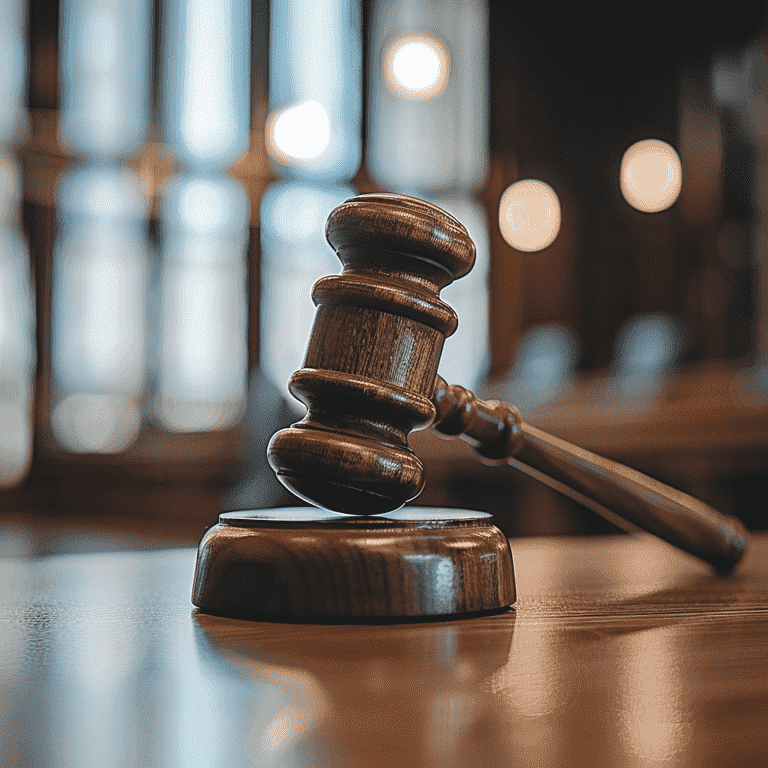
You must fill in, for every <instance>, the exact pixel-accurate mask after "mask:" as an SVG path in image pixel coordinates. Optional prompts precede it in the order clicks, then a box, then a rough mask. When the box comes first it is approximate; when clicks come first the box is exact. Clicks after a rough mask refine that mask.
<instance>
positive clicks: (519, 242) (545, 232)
mask: <svg viewBox="0 0 768 768" xmlns="http://www.w3.org/2000/svg"><path fill="white" fill-rule="evenodd" d="M499 228H500V229H501V234H502V236H503V237H504V239H505V240H506V241H507V242H508V243H509V244H510V245H511V246H512V247H513V248H516V249H517V250H518V251H526V252H531V251H540V250H542V249H544V248H546V247H547V246H548V245H550V244H551V243H552V242H553V241H554V239H555V238H556V237H557V233H558V232H559V231H560V201H559V200H558V197H557V194H555V190H554V189H552V187H550V186H549V184H546V183H545V182H543V181H539V180H537V179H523V180H522V181H516V182H515V183H514V184H512V185H511V186H509V187H507V189H506V190H505V191H504V194H503V195H502V196H501V202H500V203H499Z"/></svg>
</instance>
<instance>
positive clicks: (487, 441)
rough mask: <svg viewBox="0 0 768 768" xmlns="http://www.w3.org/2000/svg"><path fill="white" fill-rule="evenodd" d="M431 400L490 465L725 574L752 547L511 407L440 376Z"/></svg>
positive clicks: (722, 523)
mask: <svg viewBox="0 0 768 768" xmlns="http://www.w3.org/2000/svg"><path fill="white" fill-rule="evenodd" d="M432 401H433V403H434V404H435V408H436V410H437V418H436V419H435V421H434V423H433V424H432V426H433V428H434V429H436V430H437V431H438V432H441V433H443V434H446V435H456V436H460V437H461V438H462V439H464V440H466V441H467V442H468V443H470V444H471V445H473V446H474V447H475V448H476V450H477V451H478V453H479V454H480V455H481V456H482V457H483V458H484V459H485V460H486V461H490V462H492V463H508V464H511V465H512V466H514V467H516V468H517V469H519V470H521V471H522V472H525V473H526V474H528V475H530V476H531V477H534V478H536V479H537V480H540V481H541V482H543V483H545V484H547V485H549V486H550V487H552V488H554V489H555V490H558V491H560V492H561V493H563V494H565V495H566V496H569V497H570V498H573V499H575V500H576V501H578V502H580V503H581V504H584V505H585V506H586V507H588V508H589V509H592V510H593V511H594V512H596V513H597V514H599V515H602V516H603V517H605V518H606V519H608V520H610V521H611V522H614V523H619V524H620V526H621V522H622V521H627V522H629V523H630V524H631V525H633V526H636V527H638V528H641V529H643V530H645V531H648V532H650V533H653V534H655V535H656V536H658V537H659V538H661V539H664V540H665V541H667V542H669V543H670V544H674V545H675V546H676V547H679V548H680V549H682V550H684V551H686V552H689V553H690V554H692V555H695V556H696V557H699V558H701V559H702V560H704V561H706V562H708V563H710V564H711V565H712V566H713V567H714V568H715V569H716V570H717V571H719V572H721V573H727V572H728V571H730V570H732V569H733V567H734V566H735V565H736V564H737V563H738V562H739V560H740V559H741V558H742V556H743V554H744V552H745V550H746V548H747V543H748V540H749V534H748V533H747V530H746V529H745V528H744V526H743V525H742V523H741V522H740V521H739V520H737V519H736V518H734V517H729V516H727V515H724V514H722V513H721V512H718V511H717V510H716V509H714V508H712V507H710V506H709V505H707V504H704V503H703V502H701V501H699V500H698V499H694V498H693V497H692V496H689V495H688V494H686V493H683V492H682V491H678V490H675V489H674V488H671V487H669V486H668V485H665V484H664V483H660V482H659V481H658V480H654V479H653V478H651V477H648V476H647V475H644V474H642V473H641V472H637V471H636V470H634V469H630V468H629V467H626V466H624V465H622V464H619V463H618V462H615V461H611V460H610V459H605V458H603V457H602V456H598V455H597V454H594V453H592V452H591V451H587V450H585V449H584V448H579V447H578V446H576V445H572V444H571V443H568V442H566V441H565V440H561V439H560V438H558V437H554V436H553V435H549V434H547V433H546V432H542V431H541V430H540V429H536V427H532V426H530V425H529V424H525V423H524V422H523V420H522V418H521V417H520V414H519V413H518V411H517V409H516V408H514V406H512V405H509V404H507V403H500V402H497V401H489V402H486V401H484V400H480V399H479V398H477V397H475V395H474V394H473V393H472V392H470V391H469V390H467V389H464V388H463V387H457V386H449V385H448V384H446V383H445V381H444V380H443V379H442V378H440V377H439V376H438V377H437V382H436V387H435V394H434V396H433V398H432ZM617 517H618V518H619V520H617V519H616V518H617ZM621 527H626V526H621Z"/></svg>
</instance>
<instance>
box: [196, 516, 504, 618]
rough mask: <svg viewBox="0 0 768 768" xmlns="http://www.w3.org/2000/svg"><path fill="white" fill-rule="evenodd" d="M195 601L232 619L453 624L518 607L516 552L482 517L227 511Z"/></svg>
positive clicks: (210, 545)
mask: <svg viewBox="0 0 768 768" xmlns="http://www.w3.org/2000/svg"><path fill="white" fill-rule="evenodd" d="M192 602H193V603H194V604H195V605H197V606H198V607H199V608H201V609H203V610H205V611H208V612H211V613H218V614H225V615H228V616H239V617H247V618H258V619H262V620H269V619H275V618H279V619H281V620H296V621H312V620H318V619H320V620H337V621H340V620H342V619H343V620H351V621H355V620H360V619H390V620H391V619H394V618H403V617H414V616H455V615H461V614H467V613H474V612H477V611H496V610H499V609H502V608H506V607H508V606H510V605H512V604H513V603H514V602H515V580H514V572H513V568H512V557H511V555H510V551H509V544H508V542H507V539H506V538H505V537H504V535H503V534H502V533H501V531H499V529H498V528H496V527H495V526H494V525H492V518H491V516H490V515H488V514H487V513H484V512H468V511H464V510H455V509H431V508H419V507H406V508H405V509H403V510H399V511H397V512H390V513H388V514H386V515H380V516H376V517H371V516H367V517H353V516H350V515H342V514H338V513H334V512H325V511H321V510H317V509H301V508H296V507H290V508H286V509H265V510H254V511H247V512H226V513H224V514H222V515H221V516H220V518H219V524H218V525H216V526H214V527H213V528H211V529H210V530H209V531H208V532H207V533H206V534H205V536H204V537H203V540H202V541H201V542H200V547H199V549H198V558H197V566H196V569H195V583H194V587H193V592H192Z"/></svg>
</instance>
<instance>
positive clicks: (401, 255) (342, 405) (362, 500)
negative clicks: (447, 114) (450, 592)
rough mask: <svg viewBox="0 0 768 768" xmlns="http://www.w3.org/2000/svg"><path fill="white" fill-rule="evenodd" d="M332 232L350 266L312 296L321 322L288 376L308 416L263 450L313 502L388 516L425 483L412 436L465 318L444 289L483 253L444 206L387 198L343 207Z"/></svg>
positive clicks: (364, 198)
mask: <svg viewBox="0 0 768 768" xmlns="http://www.w3.org/2000/svg"><path fill="white" fill-rule="evenodd" d="M326 237H327V238H328V242H329V243H330V244H331V246H332V247H333V249H334V250H335V251H336V254H337V255H338V257H339V259H340V260H341V263H342V264H343V265H344V269H343V272H342V273H341V274H339V275H332V276H329V277H325V278H322V279H321V280H319V281H318V282H317V283H316V284H315V287H314V289H313V291H312V298H313V300H314V302H315V304H316V306H317V314H316V316H315V323H314V327H313V329H312V335H311V337H310V340H309V345H308V348H307V354H306V358H305V361H304V367H303V368H302V369H301V370H299V371H297V372H296V373H294V374H293V376H292V377H291V381H290V390H291V392H292V393H293V395H294V396H295V397H296V398H298V399H299V400H300V401H301V402H303V403H304V404H305V405H306V406H307V414H306V416H305V417H304V419H302V421H300V422H299V423H297V424H294V425H292V426H291V427H290V428H288V429H284V430H282V431H280V432H278V433H276V434H275V435H274V436H273V437H272V440H271V441H270V444H269V448H268V453H267V455H268V459H269V463H270V464H271V466H272V468H273V469H274V470H275V472H276V473H277V476H278V478H279V479H280V481H281V482H282V483H283V485H285V486H286V487H287V488H289V489H290V490H291V491H293V493H295V494H297V495H298V496H300V497H301V498H303V499H305V500H307V501H309V502H311V503H312V504H314V505H316V506H319V507H324V508H326V509H330V510H333V511H336V512H344V513H347V514H355V515H372V514H374V515H375V514H381V513H384V512H389V511H392V510H395V509H398V508H400V507H401V506H403V504H405V503H406V502H407V501H410V500H411V499H413V498H415V497H416V496H418V494H419V493H420V492H421V490H422V488H423V486H424V468H423V466H422V464H421V462H420V461H419V460H418V458H417V457H416V456H415V455H414V454H413V452H412V451H411V449H410V448H409V447H408V442H407V437H408V434H409V432H411V431H413V430H414V429H423V428H424V427H427V426H429V424H431V423H432V421H433V419H434V418H435V408H434V405H433V404H432V400H431V398H432V395H433V392H434V389H435V381H436V378H437V367H438V363H439V362H440V354H441V352H442V348H443V342H444V341H445V338H446V337H447V336H450V335H451V334H452V333H453V332H454V331H455V330H456V326H457V323H458V320H457V317H456V313H455V312H454V311H453V310H452V309H451V307H449V306H448V305H447V304H446V303H444V302H443V301H441V300H440V298H439V293H440V291H441V290H442V289H443V288H444V287H445V286H447V285H449V284H450V283H451V282H453V281H454V280H456V279H457V278H459V277H462V276H463V275H465V274H467V273H468V272H469V271H470V269H472V266H473V264H474V261H475V246H474V244H473V242H472V240H471V239H470V237H469V235H468V233H467V230H466V229H465V228H464V227H463V226H462V225H461V224H460V223H459V222H458V221H457V220H456V219H454V218H453V217H452V216H450V215H448V214H447V213H446V212H445V211H443V210H442V209H440V208H438V207H437V206H435V205H431V204H429V203H426V202H423V201H421V200H417V199H415V198H411V197H405V196H402V195H389V194H371V195H359V196H357V197H353V198H350V199H349V200H347V201H346V202H344V203H343V204H342V205H340V206H339V207H338V208H336V209H335V210H334V211H333V212H332V213H331V215H330V217H329V218H328V223H327V225H326Z"/></svg>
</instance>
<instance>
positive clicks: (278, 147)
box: [267, 101, 331, 165]
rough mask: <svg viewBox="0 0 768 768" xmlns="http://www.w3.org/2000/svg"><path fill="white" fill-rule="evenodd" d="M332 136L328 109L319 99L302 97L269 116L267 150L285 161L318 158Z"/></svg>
mask: <svg viewBox="0 0 768 768" xmlns="http://www.w3.org/2000/svg"><path fill="white" fill-rule="evenodd" d="M330 140H331V123H330V120H329V119H328V113H327V112H326V111H325V108H324V107H323V105H322V104H320V103H319V102H317V101H301V102H299V103H298V104H292V105H290V106H288V107H283V108H282V109H278V110H276V111H275V112H273V113H272V114H271V115H270V116H269V119H268V120H267V150H268V152H269V154H270V155H271V156H272V157H273V158H274V159H275V160H277V161H279V162H281V163H288V164H290V165H296V164H297V163H306V162H308V161H311V160H315V159H316V158H318V157H320V155H322V154H323V152H325V150H326V148H327V147H328V144H329V143H330Z"/></svg>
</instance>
